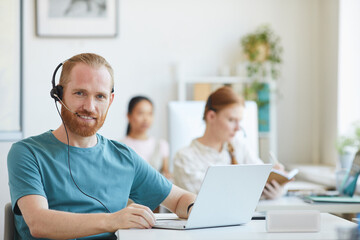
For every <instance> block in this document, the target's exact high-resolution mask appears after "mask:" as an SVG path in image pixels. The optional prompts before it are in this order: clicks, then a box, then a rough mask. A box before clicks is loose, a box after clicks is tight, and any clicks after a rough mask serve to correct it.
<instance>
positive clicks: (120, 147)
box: [7, 131, 172, 239]
mask: <svg viewBox="0 0 360 240" xmlns="http://www.w3.org/2000/svg"><path fill="white" fill-rule="evenodd" d="M97 140H98V142H97V144H96V146H94V147H91V148H78V147H72V146H70V167H71V173H72V176H73V178H74V180H75V182H76V184H77V185H78V186H79V188H80V189H81V190H82V191H84V192H85V193H86V194H88V195H90V196H92V197H95V198H97V199H99V200H100V201H101V202H102V203H103V204H104V205H105V206H106V207H107V208H108V209H109V210H110V211H111V212H116V211H119V210H121V209H123V208H124V207H126V204H127V201H128V198H131V199H132V200H133V201H134V202H136V203H139V204H142V205H146V206H148V207H149V208H151V209H154V208H156V207H157V206H158V205H159V204H160V203H161V202H162V201H163V200H164V199H165V198H166V197H167V196H168V194H169V193H170V190H171V187H172V184H171V183H170V182H169V181H168V180H167V179H166V178H164V177H163V176H162V175H161V174H160V173H158V172H157V171H156V170H154V169H153V168H152V167H151V166H150V165H149V164H147V163H146V162H145V161H144V160H143V159H141V157H139V156H138V155H137V154H136V153H135V152H134V151H133V150H131V149H130V148H129V147H127V146H126V145H124V144H122V143H119V142H117V141H112V140H108V139H106V138H104V137H103V136H101V135H99V134H97ZM7 164H8V172H9V186H10V194H11V202H12V207H13V210H14V212H15V225H16V235H17V238H18V239H35V238H33V237H32V236H31V235H30V231H29V228H28V226H27V225H26V223H25V221H24V219H23V217H22V215H21V213H20V211H19V208H18V206H17V201H18V199H19V198H21V197H23V196H26V195H30V194H35V195H41V196H44V197H45V198H46V199H47V201H48V204H49V209H53V210H59V211H66V212H73V213H103V212H107V211H106V209H105V208H104V207H103V206H102V205H101V204H100V203H99V202H97V201H96V200H94V199H91V198H89V197H87V196H85V195H84V194H82V193H81V192H80V191H79V189H78V188H77V187H76V186H75V184H74V182H73V180H72V179H71V175H70V171H69V163H68V146H67V145H66V144H64V143H62V142H60V141H59V140H58V139H57V138H55V136H54V135H53V134H52V132H51V131H48V132H45V133H43V134H41V135H38V136H34V137H30V138H27V139H24V140H22V141H19V142H17V143H14V144H13V145H12V147H11V149H10V151H9V154H8V161H7ZM107 237H108V238H109V239H111V238H113V237H114V233H105V234H102V235H97V236H96V237H95V236H92V237H87V238H81V239H96V238H99V239H106V238H107Z"/></svg>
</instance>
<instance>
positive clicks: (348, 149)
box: [336, 136, 355, 169]
mask: <svg viewBox="0 0 360 240" xmlns="http://www.w3.org/2000/svg"><path fill="white" fill-rule="evenodd" d="M354 145H355V139H354V138H353V137H348V136H340V137H339V138H338V139H337V142H336V149H337V152H338V156H339V163H340V167H341V168H343V169H349V168H350V167H351V163H352V160H353V159H352V158H353V155H354V154H353V148H354Z"/></svg>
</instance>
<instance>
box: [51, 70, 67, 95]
mask: <svg viewBox="0 0 360 240" xmlns="http://www.w3.org/2000/svg"><path fill="white" fill-rule="evenodd" d="M62 65H63V63H60V64H59V65H58V66H57V67H56V68H55V71H54V73H53V76H52V80H51V83H52V89H51V91H50V96H51V97H52V98H53V99H55V102H56V101H59V99H60V100H62V97H63V92H64V88H63V86H61V85H55V77H56V73H57V71H58V70H59V68H60V67H61V66H62Z"/></svg>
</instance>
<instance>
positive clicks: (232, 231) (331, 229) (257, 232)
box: [116, 213, 356, 240]
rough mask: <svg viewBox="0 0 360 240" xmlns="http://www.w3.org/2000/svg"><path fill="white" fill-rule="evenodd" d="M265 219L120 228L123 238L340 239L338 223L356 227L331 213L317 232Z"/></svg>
mask: <svg viewBox="0 0 360 240" xmlns="http://www.w3.org/2000/svg"><path fill="white" fill-rule="evenodd" d="M265 226H266V221H265V220H253V221H251V222H249V223H248V224H246V225H243V226H235V227H220V228H205V229H195V230H164V229H130V230H118V231H117V232H116V236H117V237H118V239H120V240H138V239H147V240H162V239H166V240H168V239H172V240H193V239H196V240H198V239H200V240H201V239H210V240H211V239H216V240H219V239H222V240H223V239H259V240H260V239H261V240H263V239H301V240H304V239H327V240H330V239H337V228H338V227H348V228H350V227H354V226H356V224H355V223H352V222H350V221H347V220H344V219H342V218H339V217H336V216H334V215H331V214H328V213H321V230H320V232H315V233H268V232H266V229H265Z"/></svg>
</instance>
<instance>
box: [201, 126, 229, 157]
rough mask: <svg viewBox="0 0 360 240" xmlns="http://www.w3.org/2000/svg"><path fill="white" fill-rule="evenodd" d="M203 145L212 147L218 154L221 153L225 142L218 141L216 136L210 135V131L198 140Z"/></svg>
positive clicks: (206, 131)
mask: <svg viewBox="0 0 360 240" xmlns="http://www.w3.org/2000/svg"><path fill="white" fill-rule="evenodd" d="M197 140H198V141H199V142H200V143H201V144H203V145H205V146H208V147H211V148H213V149H215V150H216V151H218V152H221V150H222V147H223V144H224V143H223V142H222V141H220V140H219V139H217V138H216V137H215V136H213V135H212V134H210V133H209V131H208V130H205V133H204V135H203V136H202V137H200V138H198V139H197Z"/></svg>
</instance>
